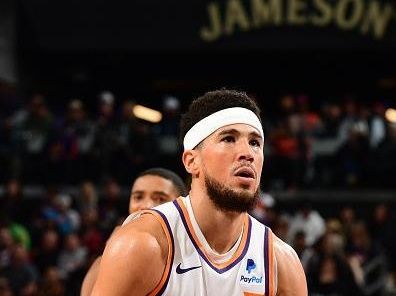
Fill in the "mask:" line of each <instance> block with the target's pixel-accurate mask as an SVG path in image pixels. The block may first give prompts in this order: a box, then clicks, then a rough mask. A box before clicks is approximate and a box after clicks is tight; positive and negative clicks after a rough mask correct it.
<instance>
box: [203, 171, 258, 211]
mask: <svg viewBox="0 0 396 296" xmlns="http://www.w3.org/2000/svg"><path fill="white" fill-rule="evenodd" d="M205 185H206V192H207V194H208V196H209V198H210V200H211V201H212V202H213V204H214V205H215V207H216V208H217V209H219V210H220V211H223V212H236V213H242V212H248V211H251V210H252V209H253V207H254V205H255V203H256V201H257V199H258V196H259V193H260V192H259V189H257V190H256V192H254V193H249V192H248V191H247V190H242V191H236V190H234V189H231V188H227V187H226V186H224V185H223V184H221V183H220V182H218V181H216V180H215V179H213V178H211V177H209V176H208V175H206V176H205Z"/></svg>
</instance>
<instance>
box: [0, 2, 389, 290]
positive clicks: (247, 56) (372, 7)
mask: <svg viewBox="0 0 396 296" xmlns="http://www.w3.org/2000/svg"><path fill="white" fill-rule="evenodd" d="M395 22H396V4H395V3H394V1H390V0H389V1H385V0H384V1H379V0H334V1H330V0H309V1H308V0H278V1H275V0H250V1H247V0H228V1H216V2H210V1H197V0H192V1H188V2H185V1H180V0H171V1H167V2H160V1H147V0H146V1H129V2H126V1H104V0H102V1H93V0H86V1H64V0H61V1H46V0H30V1H25V0H19V1H13V0H2V2H1V3H0V202H1V209H0V211H1V237H0V240H1V241H0V290H1V289H3V290H1V291H5V292H4V293H6V291H9V292H10V290H13V292H12V293H13V295H77V294H78V291H79V288H80V285H81V280H82V277H83V275H84V273H85V272H86V270H87V268H88V267H89V264H90V262H91V261H92V258H94V257H95V256H97V254H100V253H101V251H102V248H103V245H104V243H105V241H106V239H107V237H108V235H109V233H111V230H112V229H113V227H114V226H115V225H116V224H117V223H118V222H119V221H120V220H121V219H122V217H125V215H126V214H127V203H128V197H129V190H130V184H131V183H132V181H133V179H134V177H135V176H136V174H137V173H139V172H140V171H142V170H144V169H146V168H150V167H153V166H163V167H167V168H170V169H173V170H175V171H176V172H178V173H179V174H180V175H181V176H182V177H183V178H185V180H186V181H188V177H187V175H186V173H185V171H184V169H183V167H182V165H181V161H180V145H179V144H178V136H177V131H178V120H179V118H180V114H181V113H183V112H184V111H185V109H186V108H187V106H188V104H189V103H190V101H191V100H192V99H193V98H194V97H196V96H198V95H200V94H202V93H203V92H205V91H208V90H212V89H217V88H221V87H227V88H236V89H240V90H244V91H247V92H248V93H249V94H250V95H252V96H253V97H254V98H255V99H256V100H257V102H258V103H259V105H260V106H261V108H262V110H263V119H264V122H263V123H264V129H265V134H266V148H265V149H266V150H265V155H266V158H265V164H264V169H263V176H262V179H263V181H262V191H263V194H262V196H261V199H260V202H259V203H258V205H257V207H256V209H255V211H254V213H253V214H254V215H255V216H256V217H258V218H259V219H260V220H261V221H262V222H264V223H266V224H268V225H270V226H271V227H272V228H273V230H274V231H275V232H276V233H277V234H278V235H279V236H280V237H282V238H283V239H285V240H286V241H288V242H289V243H290V244H291V245H292V246H293V247H294V248H295V249H296V250H297V251H298V254H299V256H300V258H301V260H302V262H303V265H304V268H305V270H306V273H307V278H308V284H309V290H310V294H311V295H394V294H395V293H396V292H395V289H396V288H395V285H396V275H395V262H394V258H395V255H396V254H395V253H394V252H395V251H394V247H393V246H394V243H395V241H396V236H395V235H394V232H393V230H392V227H393V225H394V223H395V222H396V221H395V210H394V205H395V200H396V190H395V188H396V186H395V180H396V179H395V175H396V159H395V152H396V115H395V113H396V110H395V108H396V100H395V99H396V57H395V54H396V52H395V49H396V26H395ZM136 105H143V106H146V107H149V108H153V109H155V110H157V111H159V112H161V114H162V120H161V121H160V122H158V123H150V122H148V121H145V120H142V119H139V118H138V117H137V116H136V115H134V113H133V110H134V109H133V108H134V107H136ZM84 198H86V199H88V200H91V202H92V204H90V205H89V206H90V207H92V212H89V213H88V212H86V207H87V205H86V204H85V202H84V200H85V199H84ZM10 234H11V235H10ZM15 274H20V275H21V276H13V275H15ZM22 275H23V276H22ZM10 293H11V292H10ZM4 295H10V294H4Z"/></svg>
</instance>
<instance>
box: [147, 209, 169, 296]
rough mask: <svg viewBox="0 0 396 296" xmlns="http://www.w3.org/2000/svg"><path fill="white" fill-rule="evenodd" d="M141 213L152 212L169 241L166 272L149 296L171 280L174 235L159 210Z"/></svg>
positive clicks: (164, 286) (155, 293)
mask: <svg viewBox="0 0 396 296" xmlns="http://www.w3.org/2000/svg"><path fill="white" fill-rule="evenodd" d="M141 213H142V215H143V214H151V215H153V216H154V217H155V219H156V220H157V221H158V222H159V223H160V224H161V227H162V229H163V231H164V233H165V236H166V240H167V241H168V256H167V258H166V265H165V268H164V273H163V274H162V277H161V280H160V281H159V283H158V284H157V286H156V287H155V288H154V290H153V291H151V292H150V293H149V294H147V295H148V296H153V295H157V294H158V293H159V292H160V291H161V290H162V289H163V288H166V284H167V282H168V280H169V276H170V273H171V270H172V263H173V255H174V246H173V244H174V242H173V235H172V233H171V232H170V230H169V229H168V225H167V221H166V222H165V219H164V218H163V217H162V216H161V215H160V214H159V212H157V211H155V210H142V211H141Z"/></svg>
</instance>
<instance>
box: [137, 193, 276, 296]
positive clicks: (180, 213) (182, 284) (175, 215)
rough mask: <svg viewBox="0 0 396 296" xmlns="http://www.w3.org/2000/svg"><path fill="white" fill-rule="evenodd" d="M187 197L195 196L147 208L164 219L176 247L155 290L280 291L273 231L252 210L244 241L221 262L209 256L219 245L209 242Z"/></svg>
mask: <svg viewBox="0 0 396 296" xmlns="http://www.w3.org/2000/svg"><path fill="white" fill-rule="evenodd" d="M186 202H189V198H182V197H181V198H178V199H177V200H175V201H173V202H169V203H166V204H163V205H160V206H158V207H156V208H154V209H152V210H147V211H143V212H144V213H151V214H153V215H154V216H155V217H156V218H157V220H158V221H159V222H160V223H161V225H162V228H163V230H164V232H165V234H166V237H167V240H168V245H169V250H170V252H168V258H167V263H166V266H165V271H164V273H163V276H162V278H161V281H160V282H159V284H158V285H157V287H156V288H155V289H154V290H153V291H152V292H151V293H150V294H149V295H172V296H177V295H180V296H186V295H189V296H190V295H191V296H192V295H195V296H206V295H208V296H209V295H215V296H221V295H227V296H241V295H246V296H249V295H250V296H258V295H265V296H273V295H275V294H276V262H275V256H274V250H273V244H272V241H273V234H272V231H271V230H270V229H269V228H268V227H266V226H264V225H263V224H261V223H260V222H258V221H257V220H256V219H254V218H253V217H251V216H249V215H248V214H246V218H245V222H244V227H243V232H242V234H241V237H240V239H239V241H238V242H239V243H238V242H237V244H236V245H235V246H234V248H233V249H232V254H230V256H229V258H226V259H227V260H226V261H225V262H221V263H219V262H218V261H216V260H213V256H209V255H208V254H210V251H211V252H213V250H208V249H207V248H208V247H209V245H208V244H207V242H206V240H205V239H204V237H203V235H202V232H200V230H199V227H198V224H197V223H196V221H195V218H194V217H191V214H189V212H190V213H192V211H189V210H188V208H187V206H186ZM187 205H189V204H187ZM194 226H195V227H194ZM197 227H198V229H197ZM202 240H204V241H202ZM209 248H210V247H209Z"/></svg>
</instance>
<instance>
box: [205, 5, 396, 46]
mask: <svg viewBox="0 0 396 296" xmlns="http://www.w3.org/2000/svg"><path fill="white" fill-rule="evenodd" d="M395 20H396V5H395V4H394V3H390V2H389V3H381V2H379V1H367V0H366V1H365V0H309V1H308V0H250V1H242V0H228V1H226V2H225V3H224V4H220V3H219V2H210V3H209V4H207V17H206V24H205V25H203V27H202V28H201V30H200V32H199V36H200V38H201V39H202V40H203V41H205V42H213V41H215V40H217V39H219V38H221V37H225V36H233V35H235V34H236V33H238V32H248V31H252V30H260V29H265V28H268V27H282V26H291V27H302V26H314V27H318V28H321V27H329V26H332V27H336V28H337V29H339V30H341V31H351V32H353V33H358V34H361V35H364V36H369V37H371V38H373V39H377V40H381V39H383V38H384V36H385V35H386V34H387V33H388V31H389V29H390V26H391V25H393V26H394V23H395Z"/></svg>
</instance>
